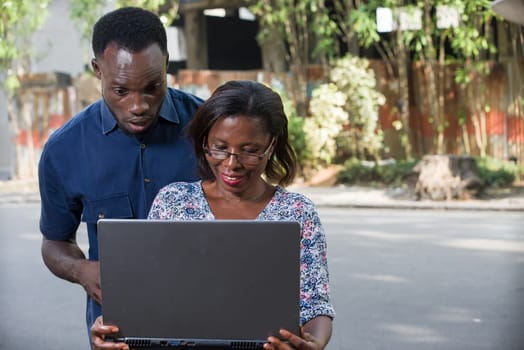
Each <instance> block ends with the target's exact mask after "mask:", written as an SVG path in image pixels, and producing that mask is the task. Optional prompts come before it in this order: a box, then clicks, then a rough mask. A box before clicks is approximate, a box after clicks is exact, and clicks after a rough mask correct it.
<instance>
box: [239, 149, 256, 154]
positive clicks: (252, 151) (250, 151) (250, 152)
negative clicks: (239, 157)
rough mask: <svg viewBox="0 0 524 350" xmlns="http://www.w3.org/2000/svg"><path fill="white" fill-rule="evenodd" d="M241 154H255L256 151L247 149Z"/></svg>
mask: <svg viewBox="0 0 524 350" xmlns="http://www.w3.org/2000/svg"><path fill="white" fill-rule="evenodd" d="M242 153H249V154H257V153H258V149H253V148H249V149H245V150H243V151H242Z"/></svg>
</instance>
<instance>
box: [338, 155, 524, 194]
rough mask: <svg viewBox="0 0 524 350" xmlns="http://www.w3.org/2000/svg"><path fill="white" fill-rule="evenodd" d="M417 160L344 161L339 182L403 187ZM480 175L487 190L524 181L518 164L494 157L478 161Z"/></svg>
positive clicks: (523, 170) (523, 173)
mask: <svg viewBox="0 0 524 350" xmlns="http://www.w3.org/2000/svg"><path fill="white" fill-rule="evenodd" d="M416 163H417V161H415V160H413V161H394V160H391V161H378V162H368V161H361V160H359V159H356V158H351V159H348V160H347V161H346V162H344V165H343V167H344V169H343V170H342V171H340V172H339V173H338V176H337V182H338V183H341V184H367V185H369V184H371V185H385V186H399V185H401V184H402V183H403V182H404V180H405V179H407V178H408V176H410V175H412V174H413V172H412V170H413V167H414V166H415V165H416ZM476 163H477V172H478V175H479V177H480V178H481V180H482V181H483V182H484V184H485V185H486V187H494V188H503V187H510V186H512V185H513V183H514V182H515V181H516V180H521V179H522V177H523V175H524V168H523V167H522V166H520V167H519V166H518V165H517V164H516V163H514V162H508V161H502V160H498V159H495V158H490V157H479V158H476Z"/></svg>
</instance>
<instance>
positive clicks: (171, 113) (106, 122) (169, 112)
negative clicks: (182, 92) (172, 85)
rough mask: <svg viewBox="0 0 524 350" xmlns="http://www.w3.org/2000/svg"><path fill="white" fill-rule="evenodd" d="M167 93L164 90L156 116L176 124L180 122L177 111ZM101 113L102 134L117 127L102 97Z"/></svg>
mask: <svg viewBox="0 0 524 350" xmlns="http://www.w3.org/2000/svg"><path fill="white" fill-rule="evenodd" d="M168 95H169V90H168V91H167V92H166V96H165V97H164V101H163V102H162V105H161V106H160V111H159V113H158V116H159V117H160V118H163V119H165V120H167V121H170V122H171V123H175V124H178V123H180V118H179V117H178V113H177V110H176V108H175V105H174V103H173V99H171V98H169V96H168ZM166 97H167V98H166ZM101 114H102V133H103V134H104V135H107V134H109V133H110V132H112V131H113V130H115V129H117V127H118V124H117V122H116V119H115V117H114V116H113V113H112V112H111V111H110V110H109V107H108V106H107V103H106V102H105V101H104V100H103V99H102V107H101Z"/></svg>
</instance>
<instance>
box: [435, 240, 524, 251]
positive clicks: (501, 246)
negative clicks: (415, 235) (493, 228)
mask: <svg viewBox="0 0 524 350" xmlns="http://www.w3.org/2000/svg"><path fill="white" fill-rule="evenodd" d="M439 244H440V245H442V246H446V247H452V248H461V249H471V250H483V251H497V252H512V253H524V243H523V242H515V241H506V240H497V239H450V240H445V241H442V242H440V243H439Z"/></svg>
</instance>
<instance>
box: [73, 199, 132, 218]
mask: <svg viewBox="0 0 524 350" xmlns="http://www.w3.org/2000/svg"><path fill="white" fill-rule="evenodd" d="M109 218H111V219H130V218H133V207H132V206H131V201H130V200H129V196H128V195H127V193H123V194H115V195H112V196H108V197H104V198H99V199H93V200H86V201H85V202H84V211H83V213H82V221H84V222H86V223H96V222H97V221H98V220H99V219H109Z"/></svg>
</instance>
